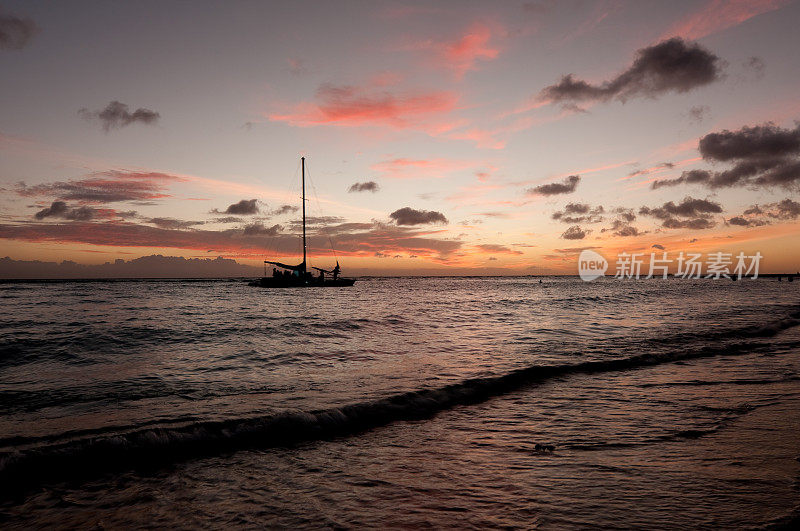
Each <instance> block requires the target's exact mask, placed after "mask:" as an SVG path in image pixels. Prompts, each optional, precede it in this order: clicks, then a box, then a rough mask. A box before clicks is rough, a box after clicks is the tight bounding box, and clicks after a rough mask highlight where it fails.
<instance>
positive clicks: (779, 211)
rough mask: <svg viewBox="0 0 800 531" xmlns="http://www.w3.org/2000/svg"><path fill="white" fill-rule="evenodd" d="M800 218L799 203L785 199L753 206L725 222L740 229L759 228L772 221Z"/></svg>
mask: <svg viewBox="0 0 800 531" xmlns="http://www.w3.org/2000/svg"><path fill="white" fill-rule="evenodd" d="M798 217H800V203H798V202H797V201H794V200H792V199H789V198H786V199H784V200H782V201H778V202H775V203H767V204H764V205H753V206H751V207H750V208H748V209H747V210H745V211H744V212H743V213H742V214H741V215H739V216H734V217H732V218H730V219H728V220H727V223H728V224H730V225H738V226H740V227H761V226H764V225H769V224H770V223H771V222H772V220H776V221H794V220H796V219H797V218H798Z"/></svg>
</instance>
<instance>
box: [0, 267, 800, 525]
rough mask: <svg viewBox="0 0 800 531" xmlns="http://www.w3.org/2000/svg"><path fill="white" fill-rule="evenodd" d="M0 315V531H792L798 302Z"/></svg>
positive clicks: (652, 297)
mask: <svg viewBox="0 0 800 531" xmlns="http://www.w3.org/2000/svg"><path fill="white" fill-rule="evenodd" d="M0 301H2V305H0V404H1V405H2V406H1V407H0V525H2V526H3V527H10V528H29V527H45V528H51V527H126V528H128V527H152V526H170V527H222V526H226V527H230V526H233V527H293V528H329V527H333V528H355V527H359V528H360V527H382V528H385V527H390V528H398V527H400V528H403V527H434V528H442V527H458V528H482V529H483V528H498V527H504V528H532V527H533V528H544V529H563V528H586V527H597V526H602V527H615V528H654V527H655V528H687V527H689V528H708V527H714V528H742V527H746V528H759V527H780V526H781V525H791V524H790V523H789V522H796V521H797V516H798V507H799V506H800V462H799V461H798V458H799V457H800V437H798V435H799V434H800V326H798V325H800V283H792V284H790V283H787V282H782V283H778V282H777V281H775V280H773V279H758V280H745V281H740V282H730V281H725V280H722V281H712V280H684V279H668V280H663V279H656V280H639V281H633V280H628V281H622V280H614V279H601V280H599V281H595V282H592V283H584V282H582V281H580V280H578V279H574V278H558V277H553V278H544V279H543V280H542V282H541V283H540V282H539V280H538V279H536V278H375V279H361V280H360V281H358V282H357V283H356V285H355V286H354V287H352V288H326V289H321V288H309V289H304V290H298V289H285V290H264V289H259V288H252V287H249V286H247V284H246V283H244V282H241V281H236V280H213V281H192V282H186V281H158V280H155V281H116V282H65V283H53V284H24V283H23V284H3V285H0ZM542 445H544V446H552V447H553V448H552V449H544V450H543V449H542Z"/></svg>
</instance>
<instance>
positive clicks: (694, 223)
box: [662, 218, 716, 230]
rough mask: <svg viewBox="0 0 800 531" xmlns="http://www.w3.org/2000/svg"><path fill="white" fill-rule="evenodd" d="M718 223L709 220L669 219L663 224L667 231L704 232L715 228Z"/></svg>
mask: <svg viewBox="0 0 800 531" xmlns="http://www.w3.org/2000/svg"><path fill="white" fill-rule="evenodd" d="M715 225H716V223H714V222H713V221H711V220H710V219H708V218H694V219H676V218H667V219H665V220H664V222H663V223H662V226H663V227H664V228H665V229H695V230H703V229H710V228H712V227H714V226H715Z"/></svg>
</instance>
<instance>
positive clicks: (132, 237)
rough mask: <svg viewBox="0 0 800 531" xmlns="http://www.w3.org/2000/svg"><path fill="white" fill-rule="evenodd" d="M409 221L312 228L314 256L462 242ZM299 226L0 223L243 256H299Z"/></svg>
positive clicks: (17, 235) (28, 236)
mask: <svg viewBox="0 0 800 531" xmlns="http://www.w3.org/2000/svg"><path fill="white" fill-rule="evenodd" d="M424 234H425V233H423V232H420V231H419V230H417V229H414V228H409V227H399V226H396V225H391V224H386V223H378V222H374V223H343V224H341V225H340V226H328V227H325V230H319V231H314V230H312V231H310V234H309V236H308V249H309V253H310V256H312V257H313V256H316V255H324V256H326V257H327V256H329V253H330V239H331V238H332V239H333V241H334V242H335V244H336V252H337V253H338V254H339V256H340V257H341V256H344V255H353V256H373V254H374V253H375V252H382V253H385V254H388V255H391V256H394V255H395V254H398V253H408V254H413V255H416V256H418V257H421V258H430V259H434V260H438V259H443V258H445V257H447V256H449V255H451V254H452V253H454V252H455V251H457V250H458V249H460V248H461V247H462V243H461V242H460V241H455V240H440V239H436V238H430V237H426V236H425V235H424ZM298 236H299V231H297V230H294V231H286V232H284V231H279V229H277V228H273V227H263V226H261V227H253V228H251V229H250V230H246V229H242V228H236V229H233V228H231V229H224V230H202V229H192V230H183V229H166V228H160V227H154V226H151V225H144V224H138V223H129V222H119V221H105V222H79V221H74V222H72V223H35V224H31V223H25V224H0V238H4V239H12V240H19V241H28V242H58V243H79V244H86V245H100V246H109V247H144V248H160V249H163V248H177V249H191V250H198V251H202V252H207V251H209V250H213V251H214V252H225V253H237V254H238V255H239V256H251V257H253V258H260V257H263V254H264V249H265V248H267V246H269V248H270V249H274V252H275V256H297V242H298Z"/></svg>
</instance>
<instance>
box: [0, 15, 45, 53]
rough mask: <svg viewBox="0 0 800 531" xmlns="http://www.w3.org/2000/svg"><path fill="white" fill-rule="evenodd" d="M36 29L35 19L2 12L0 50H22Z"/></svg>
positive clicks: (0, 18) (0, 16)
mask: <svg viewBox="0 0 800 531" xmlns="http://www.w3.org/2000/svg"><path fill="white" fill-rule="evenodd" d="M36 30H37V28H36V24H35V23H34V22H33V20H31V19H29V18H20V17H17V16H15V15H11V14H5V13H2V12H0V50H21V49H22V48H24V47H25V46H27V44H28V43H29V42H30V40H31V38H33V35H34V33H36Z"/></svg>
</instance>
